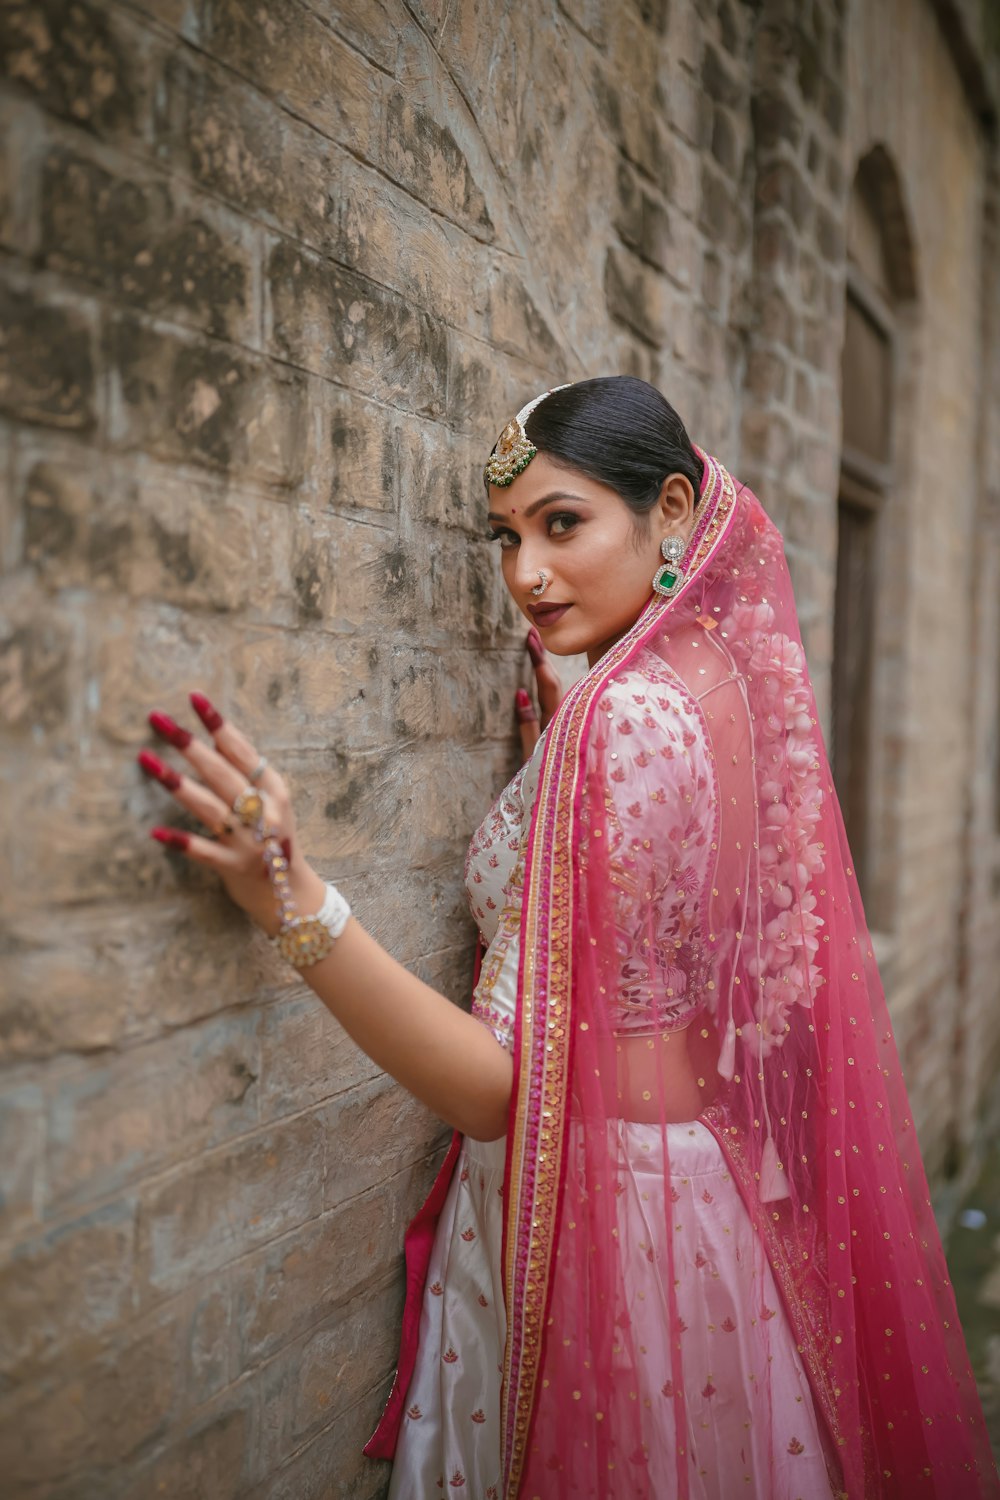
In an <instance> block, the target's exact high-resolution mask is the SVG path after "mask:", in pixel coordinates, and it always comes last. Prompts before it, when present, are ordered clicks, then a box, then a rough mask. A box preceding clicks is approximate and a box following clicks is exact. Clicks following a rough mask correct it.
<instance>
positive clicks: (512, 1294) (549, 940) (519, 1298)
mask: <svg viewBox="0 0 1000 1500" xmlns="http://www.w3.org/2000/svg"><path fill="white" fill-rule="evenodd" d="M705 462H706V464H707V465H708V466H709V470H710V474H711V482H710V488H708V489H707V490H706V492H705V495H704V498H703V501H702V504H703V506H704V507H705V509H704V510H703V512H702V515H701V516H700V517H699V522H698V525H697V526H696V527H695V532H694V537H693V540H694V553H693V556H692V558H691V560H690V562H689V563H688V566H687V572H686V577H685V580H684V583H683V584H682V586H681V588H680V589H679V590H678V591H677V593H676V594H675V595H674V596H673V598H671V599H665V598H662V597H660V596H655V597H654V598H653V599H652V600H651V602H650V604H649V605H648V606H647V607H646V609H645V610H644V611H643V613H642V614H641V615H640V617H639V619H638V620H637V621H636V623H635V625H633V627H632V629H631V630H630V631H628V632H627V634H626V635H625V636H623V637H622V639H621V640H620V641H619V642H618V643H617V644H616V645H615V646H613V647H612V648H611V650H610V651H608V652H607V653H606V654H605V655H604V656H603V657H602V658H601V661H600V663H599V666H598V668H597V669H595V670H594V671H592V672H589V673H588V674H587V675H586V677H584V678H583V679H582V680H581V681H580V682H579V683H577V684H576V685H575V686H574V687H573V688H571V689H570V692H569V693H568V694H567V696H566V698H565V699H564V700H563V702H562V704H561V705H560V707H559V710H558V713H557V715H556V718H555V719H554V720H553V723H552V725H551V726H550V729H549V737H548V741H547V744H546V748H545V753H544V757H543V762H542V769H541V775H540V778H539V785H538V791H537V794H536V799H535V809H534V815H533V818H532V823H531V834H530V839H529V859H528V865H527V871H526V881H527V884H526V891H525V902H524V909H523V912H522V918H521V952H522V960H521V962H522V983H521V994H520V996H519V1003H520V1016H521V1037H520V1051H519V1055H518V1057H517V1059H516V1061H517V1081H516V1089H517V1098H516V1101H515V1109H514V1123H513V1126H512V1128H511V1138H510V1141H509V1145H508V1171H507V1182H506V1194H507V1204H506V1214H507V1222H506V1226H505V1227H506V1241H505V1243H506V1255H505V1262H504V1285H505V1290H506V1300H507V1309H508V1319H507V1330H508V1331H507V1344H506V1348H505V1350H504V1371H503V1390H502V1413H501V1424H502V1432H503V1434H504V1469H505V1486H504V1488H505V1494H506V1496H507V1500H516V1497H517V1494H518V1489H519V1487H520V1482H521V1475H522V1472H523V1469H524V1461H525V1456H526V1452H527V1441H528V1431H529V1427H530V1423H531V1417H532V1413H533V1410H534V1406H535V1397H536V1387H537V1378H538V1371H539V1364H540V1360H541V1353H542V1346H543V1328H544V1319H545V1315H546V1310H547V1306H548V1295H549V1282H550V1277H551V1270H552V1260H553V1251H554V1245H555V1235H556V1216H557V1212H558V1206H559V1189H560V1181H561V1176H562V1169H563V1157H564V1145H565V1131H566V1098H567V1082H568V1076H569V1057H570V1035H571V1025H572V998H573V985H572V978H573V976H572V934H573V866H572V854H573V813H574V808H575V804H576V793H577V787H578V782H579V777H580V772H581V763H582V757H581V753H580V752H581V748H582V739H583V732H584V728H585V726H586V724H587V722H588V718H589V712H590V709H591V706H592V704H593V703H594V700H595V699H596V698H597V697H598V696H599V694H600V693H601V692H603V690H604V688H605V687H606V686H607V683H608V679H609V678H610V677H611V676H612V675H613V674H614V672H615V671H617V670H618V668H619V666H621V664H622V663H623V662H624V661H625V660H626V658H627V657H628V656H629V654H630V653H631V652H632V650H633V649H634V648H635V647H636V645H638V644H640V643H641V642H642V641H643V640H644V639H645V638H646V636H647V635H649V634H652V632H653V631H654V630H655V629H656V627H657V625H658V624H659V621H660V619H661V617H662V616H663V615H664V614H665V613H666V612H667V611H668V610H671V609H674V608H676V606H677V604H678V602H679V601H680V600H681V599H682V598H684V597H685V595H686V594H687V593H688V591H689V589H691V588H692V587H693V586H694V584H695V583H696V582H697V580H698V578H699V576H700V574H701V573H702V572H703V571H704V568H705V566H706V565H707V564H708V562H709V561H710V560H711V559H712V558H713V557H714V555H715V553H716V552H717V550H718V548H719V546H720V545H721V543H722V541H723V539H724V538H725V536H726V534H727V532H728V529H729V525H730V523H731V521H732V518H733V515H734V512H735V504H736V489H735V486H734V484H733V481H732V479H731V478H730V476H729V474H728V473H727V472H726V470H725V469H724V468H723V467H722V465H721V464H718V463H717V462H716V461H715V460H714V459H712V458H710V457H709V456H708V455H705ZM536 1073H537V1075H538V1078H539V1086H538V1087H537V1088H536V1087H535V1075H536ZM533 1119H534V1120H536V1121H537V1142H536V1144H535V1147H534V1149H533V1151H532V1150H529V1139H530V1132H529V1125H530V1123H531V1122H532V1120H533ZM519 1262H520V1263H521V1264H522V1265H523V1267H524V1272H523V1279H521V1280H520V1281H519V1276H518V1265H519Z"/></svg>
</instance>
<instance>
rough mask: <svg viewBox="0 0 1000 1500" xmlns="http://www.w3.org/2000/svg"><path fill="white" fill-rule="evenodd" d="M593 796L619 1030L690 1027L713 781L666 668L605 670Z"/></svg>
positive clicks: (696, 998)
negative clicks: (609, 899)
mask: <svg viewBox="0 0 1000 1500" xmlns="http://www.w3.org/2000/svg"><path fill="white" fill-rule="evenodd" d="M596 714H597V722H596V724H595V727H594V730H593V732H592V736H591V749H590V752H589V759H590V766H589V767H588V770H589V771H590V773H591V774H590V776H589V777H588V781H589V784H590V788H591V796H593V795H595V793H596V795H598V796H599V797H603V803H604V826H605V829H606V837H607V841H608V843H607V858H608V862H609V874H610V878H611V883H612V886H613V888H614V891H615V911H614V919H615V928H616V932H615V940H616V946H617V951H618V955H619V958H620V961H621V969H620V977H619V985H618V997H617V998H618V1005H617V1009H616V1014H615V1026H616V1029H618V1030H622V1031H628V1030H635V1029H641V1028H642V1027H644V1026H645V1027H650V1026H657V1027H664V1026H666V1027H674V1026H681V1025H686V1024H687V1023H688V1021H689V1020H690V1019H691V1016H692V1014H693V1012H694V1010H695V1009H696V1008H698V1007H699V1006H700V1005H701V1003H702V1002H703V1001H704V998H705V990H704V984H705V979H706V977H707V975H706V957H705V953H704V944H703V942H702V911H703V901H704V895H705V886H706V881H707V877H708V874H709V871H710V866H711V859H712V848H711V846H712V842H713V832H714V817H715V808H714V781H713V777H712V768H711V763H710V759H709V753H710V752H709V747H708V743H707V739H706V736H705V731H704V726H703V724H702V721H701V717H700V713H699V710H698V708H697V706H696V705H695V703H694V702H693V701H692V700H691V699H690V698H689V697H688V695H687V693H686V692H685V691H684V689H683V688H682V687H681V686H680V685H679V684H678V683H676V682H675V681H674V680H673V679H672V678H670V677H669V676H667V675H666V674H663V673H660V672H656V673H647V672H646V671H643V672H638V671H634V672H629V673H626V674H620V675H619V676H618V677H616V678H614V679H612V681H611V683H610V684H609V686H608V688H607V690H606V691H605V693H604V694H603V695H602V698H601V701H600V703H599V704H598V705H597V710H596Z"/></svg>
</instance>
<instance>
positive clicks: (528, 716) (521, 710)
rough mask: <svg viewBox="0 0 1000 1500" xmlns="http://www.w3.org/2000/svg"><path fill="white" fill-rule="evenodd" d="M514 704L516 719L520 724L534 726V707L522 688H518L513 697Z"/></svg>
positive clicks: (535, 715) (535, 714) (536, 716)
mask: <svg viewBox="0 0 1000 1500" xmlns="http://www.w3.org/2000/svg"><path fill="white" fill-rule="evenodd" d="M514 704H515V709H516V712H517V717H518V720H519V721H520V723H522V724H534V723H536V722H537V720H538V715H537V713H536V712H535V705H534V704H533V703H532V701H531V699H530V698H529V697H528V694H527V693H526V692H525V690H524V688H518V690H517V692H516V694H515V695H514Z"/></svg>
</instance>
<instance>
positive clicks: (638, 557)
mask: <svg viewBox="0 0 1000 1500" xmlns="http://www.w3.org/2000/svg"><path fill="white" fill-rule="evenodd" d="M489 521H490V525H491V527H492V534H493V536H494V537H496V538H497V540H498V543H499V546H500V555H501V560H502V564H503V576H504V582H505V583H506V585H507V587H508V589H509V590H510V592H511V594H512V595H513V598H514V602H515V604H516V605H517V607H518V609H520V610H521V612H522V614H524V615H525V616H526V617H527V618H528V619H529V620H530V621H531V622H532V624H533V625H535V626H536V627H537V629H538V632H539V634H540V636H541V638H542V642H543V644H544V645H545V647H546V649H547V650H549V651H552V652H554V653H555V654H556V655H557V656H575V655H577V654H578V653H579V654H586V656H587V659H588V661H589V662H590V664H591V666H593V664H594V662H595V661H597V660H598V659H599V658H600V657H601V656H602V655H603V654H604V652H605V651H607V650H608V648H609V647H610V646H612V645H613V644H614V642H615V641H616V640H618V639H619V637H620V636H622V635H624V633H625V631H626V630H628V629H629V627H630V626H632V625H633V624H634V623H635V621H636V620H637V619H638V617H639V613H640V611H641V610H642V607H643V605H644V604H645V603H646V601H647V600H648V598H649V596H650V594H651V593H652V591H653V590H652V579H653V574H654V573H655V571H656V568H657V565H660V566H662V558H661V555H660V543H661V542H662V541H663V539H664V537H666V536H671V535H673V536H680V537H681V538H682V539H683V540H684V541H685V542H686V541H687V539H688V536H689V535H690V533H691V528H692V525H693V524H694V492H693V490H692V487H691V484H690V481H689V480H687V479H685V478H684V476H683V474H671V475H669V476H668V477H667V478H666V479H665V480H664V482H663V487H662V489H661V491H660V496H659V499H658V501H657V503H656V505H655V506H654V507H653V509H652V510H651V511H650V512H649V514H648V515H647V516H637V515H636V514H635V512H634V511H632V510H631V509H630V508H629V507H628V506H627V505H626V504H625V501H624V500H623V499H622V498H621V496H620V495H619V494H618V493H617V492H616V491H615V490H613V489H610V488H609V487H608V486H607V485H604V484H599V483H598V482H597V481H596V480H594V479H588V478H587V477H586V476H585V475H583V474H579V473H577V472H576V470H574V469H567V468H565V467H563V466H562V465H561V464H556V463H553V462H552V460H551V459H550V458H548V457H547V456H546V455H545V454H544V453H539V454H538V455H537V456H536V457H535V458H533V459H532V461H531V463H530V464H529V465H528V467H527V468H526V469H525V470H524V471H523V472H522V473H520V474H519V475H518V477H517V478H516V479H515V480H514V483H513V484H511V485H508V486H507V487H506V488H505V489H500V488H498V487H497V486H496V485H490V511H489ZM540 572H543V573H544V574H545V576H546V578H547V579H548V580H549V582H548V585H547V587H546V589H545V592H544V594H542V595H541V597H536V596H535V595H533V594H532V589H533V588H535V587H536V586H537V585H538V583H539V577H538V575H539V573H540Z"/></svg>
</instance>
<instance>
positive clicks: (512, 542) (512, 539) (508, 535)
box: [490, 531, 520, 552]
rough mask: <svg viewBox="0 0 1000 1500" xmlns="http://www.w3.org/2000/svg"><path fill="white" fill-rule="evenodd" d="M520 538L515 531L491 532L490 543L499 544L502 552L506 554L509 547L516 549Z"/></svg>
mask: <svg viewBox="0 0 1000 1500" xmlns="http://www.w3.org/2000/svg"><path fill="white" fill-rule="evenodd" d="M519 540H520V538H519V537H518V536H517V534H516V532H513V531H491V532H490V541H491V542H499V543H500V550H501V551H502V552H506V550H507V548H508V547H516V546H517V544H518V541H519Z"/></svg>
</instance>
